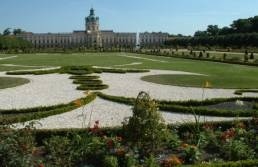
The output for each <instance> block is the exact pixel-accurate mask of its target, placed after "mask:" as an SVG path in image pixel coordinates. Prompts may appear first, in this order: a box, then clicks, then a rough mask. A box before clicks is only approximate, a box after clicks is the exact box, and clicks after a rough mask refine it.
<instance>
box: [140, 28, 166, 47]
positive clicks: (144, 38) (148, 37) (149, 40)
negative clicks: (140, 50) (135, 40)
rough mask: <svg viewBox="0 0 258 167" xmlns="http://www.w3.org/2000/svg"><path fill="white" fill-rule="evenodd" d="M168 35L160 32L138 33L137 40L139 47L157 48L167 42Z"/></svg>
mask: <svg viewBox="0 0 258 167" xmlns="http://www.w3.org/2000/svg"><path fill="white" fill-rule="evenodd" d="M168 37H169V34H168V33H162V32H158V33H157V32H152V33H149V32H144V33H140V35H139V40H140V45H141V47H159V46H161V45H163V44H164V43H165V41H166V40H168Z"/></svg>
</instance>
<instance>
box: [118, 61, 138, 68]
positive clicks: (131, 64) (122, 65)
mask: <svg viewBox="0 0 258 167" xmlns="http://www.w3.org/2000/svg"><path fill="white" fill-rule="evenodd" d="M141 64H142V62H133V63H129V64H119V65H114V67H124V66H134V65H141Z"/></svg>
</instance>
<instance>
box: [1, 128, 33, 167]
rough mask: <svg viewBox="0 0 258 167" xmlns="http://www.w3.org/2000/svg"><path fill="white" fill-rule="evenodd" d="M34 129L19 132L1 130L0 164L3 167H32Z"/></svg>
mask: <svg viewBox="0 0 258 167" xmlns="http://www.w3.org/2000/svg"><path fill="white" fill-rule="evenodd" d="M34 144H35V143H34V137H33V135H32V129H30V127H27V128H26V129H21V130H19V131H11V130H8V129H5V128H2V127H1V129H0V164H1V166H3V167H5V166H6V167H17V166H19V167H27V166H32V164H33V160H32V152H33V147H34Z"/></svg>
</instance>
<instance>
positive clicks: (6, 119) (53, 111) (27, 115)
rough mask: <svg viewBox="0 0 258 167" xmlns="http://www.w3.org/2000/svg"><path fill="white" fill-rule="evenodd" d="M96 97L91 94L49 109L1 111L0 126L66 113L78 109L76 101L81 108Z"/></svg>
mask: <svg viewBox="0 0 258 167" xmlns="http://www.w3.org/2000/svg"><path fill="white" fill-rule="evenodd" d="M96 96H97V95H96V94H95V93H91V94H89V95H88V96H87V97H85V98H81V99H77V100H75V101H72V102H70V103H67V104H60V105H55V106H50V107H37V108H29V109H22V110H5V111H2V115H1V117H0V125H5V124H13V123H18V122H26V121H30V120H34V119H41V118H45V117H48V116H51V115H57V114H61V113H64V112H68V111H71V110H74V109H76V108H79V107H80V106H78V105H77V104H76V103H75V102H76V101H78V100H79V101H80V103H81V106H82V105H86V104H88V103H90V102H92V101H93V100H95V98H96ZM44 109H46V110H44ZM12 112H13V113H12ZM6 113H7V114H6Z"/></svg>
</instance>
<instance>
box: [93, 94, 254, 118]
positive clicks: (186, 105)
mask: <svg viewBox="0 0 258 167" xmlns="http://www.w3.org/2000/svg"><path fill="white" fill-rule="evenodd" d="M97 94H98V96H99V97H100V98H103V99H105V100H109V101H114V102H118V103H122V104H127V105H133V104H134V102H135V98H127V97H121V96H111V95H106V94H103V93H101V92H98V93H97ZM232 99H233V98H230V100H232ZM234 99H237V98H234ZM240 99H246V100H252V98H240ZM223 100H224V101H225V100H228V99H221V100H220V99H215V100H212V99H211V100H207V101H204V102H201V101H187V102H173V101H171V102H169V101H159V100H157V101H156V102H157V103H158V107H159V109H160V110H162V111H167V112H175V113H185V114H193V113H196V114H199V115H207V116H223V117H236V116H240V117H250V116H253V115H257V111H256V110H250V111H241V110H239V111H232V110H222V109H217V110H211V109H207V108H204V107H202V106H205V105H207V104H209V105H210V104H217V103H219V102H224V101H223ZM255 100H257V99H256V98H255Z"/></svg>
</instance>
